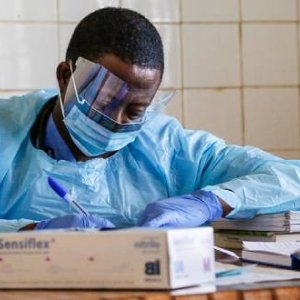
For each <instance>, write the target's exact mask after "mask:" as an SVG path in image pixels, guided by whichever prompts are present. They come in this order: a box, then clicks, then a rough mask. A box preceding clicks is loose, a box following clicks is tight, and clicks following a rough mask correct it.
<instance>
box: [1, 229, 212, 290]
mask: <svg viewBox="0 0 300 300" xmlns="http://www.w3.org/2000/svg"><path fill="white" fill-rule="evenodd" d="M214 280H215V270H214V251H213V230H212V228H211V227H203V228H189V229H169V230H164V229H146V228H133V229H122V230H108V231H62V230H58V231H53V230H51V231H50V230H45V231H23V232H16V233H6V234H4V233H2V234H0V288H1V289H3V288H47V289H48V288H122V289H173V288H181V287H187V286H193V285H201V284H202V283H207V282H212V283H213V282H214Z"/></svg>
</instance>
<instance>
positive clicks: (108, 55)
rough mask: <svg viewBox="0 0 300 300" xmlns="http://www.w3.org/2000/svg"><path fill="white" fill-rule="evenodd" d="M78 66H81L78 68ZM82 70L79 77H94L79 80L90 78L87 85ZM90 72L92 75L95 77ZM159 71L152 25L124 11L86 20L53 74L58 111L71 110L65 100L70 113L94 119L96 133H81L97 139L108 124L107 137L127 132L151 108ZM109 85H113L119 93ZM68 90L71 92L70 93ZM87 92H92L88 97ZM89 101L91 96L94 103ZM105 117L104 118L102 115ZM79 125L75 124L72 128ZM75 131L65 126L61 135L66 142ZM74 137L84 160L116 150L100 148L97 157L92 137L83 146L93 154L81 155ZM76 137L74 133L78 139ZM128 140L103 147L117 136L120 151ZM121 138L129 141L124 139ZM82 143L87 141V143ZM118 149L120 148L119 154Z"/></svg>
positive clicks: (97, 145) (158, 43) (107, 11)
mask: <svg viewBox="0 0 300 300" xmlns="http://www.w3.org/2000/svg"><path fill="white" fill-rule="evenodd" d="M84 61H85V62H84ZM82 62H84V63H83V64H82ZM93 63H94V65H93ZM79 66H80V67H79ZM85 66H88V70H89V72H88V73H86V67H85ZM81 70H83V73H84V74H90V75H91V74H93V75H91V76H89V77H86V76H85V77H84V78H86V79H87V78H92V81H91V82H90V79H87V80H80V78H81V79H82V74H83V73H82V71H81ZM95 70H97V71H96V72H94V71H95ZM163 71H164V55H163V45H162V41H161V38H160V35H159V33H158V31H157V30H156V29H155V27H154V26H153V25H152V24H151V22H149V21H148V20H147V19H146V18H145V17H144V16H142V15H140V14H139V13H137V12H134V11H131V10H128V9H122V8H104V9H99V10H97V11H95V12H93V13H91V14H89V15H88V16H86V17H85V18H84V19H83V20H82V21H81V22H80V23H79V24H78V25H77V27H76V28H75V31H74V33H73V35H72V38H71V40H70V43H69V46H68V48H67V53H66V61H65V62H62V63H60V64H59V66H58V68H57V78H58V83H59V88H60V92H61V96H62V97H61V98H62V101H63V102H64V103H63V106H64V107H66V105H67V106H68V107H70V105H68V103H69V102H68V100H67V99H73V100H70V101H71V103H72V102H73V106H72V105H71V107H74V109H78V108H79V109H80V108H82V110H85V112H84V113H86V115H87V116H88V117H89V116H91V115H95V114H96V117H95V118H93V121H95V120H96V122H98V123H99V125H101V126H100V127H98V129H96V131H95V128H96V127H94V125H92V126H93V127H94V128H93V129H91V128H90V129H88V128H86V130H85V131H86V132H87V131H89V130H92V131H93V132H97V134H96V135H97V136H99V132H101V131H102V130H103V129H101V128H102V126H104V125H107V122H108V123H110V125H109V127H106V129H108V130H109V131H114V130H112V128H114V129H116V130H117V129H120V130H122V131H130V130H129V129H130V128H131V127H130V126H127V125H129V123H132V122H133V123H134V122H136V121H138V122H140V121H139V120H140V119H141V117H142V116H143V114H144V113H145V111H146V108H147V107H148V106H149V105H150V103H151V101H152V99H153V97H154V95H155V93H156V91H157V89H158V87H159V84H160V82H161V79H162V75H163ZM74 72H77V73H76V74H75V73H74ZM93 72H94V73H93ZM72 74H74V76H73V75H72ZM109 74H111V75H109ZM75 75H76V76H75ZM114 76H115V79H114ZM76 77H77V78H76ZM77 79H78V80H77ZM76 81H77V82H76ZM79 82H81V83H83V85H84V87H83V86H81V87H80V88H79V91H78V93H77V91H76V89H77V88H78V86H79ZM97 82H99V84H98V83H97ZM112 82H114V84H116V83H117V86H118V88H116V87H115V85H114V84H112ZM76 86H77V87H76ZM73 87H74V90H73V92H70V90H72V89H73ZM81 88H82V89H81ZM80 89H81V90H80ZM87 91H89V92H87ZM91 91H94V92H92V94H91ZM70 95H71V96H72V95H73V97H69V96H70ZM75 95H76V97H75ZM91 95H94V96H95V98H93V97H94V96H91ZM104 95H105V96H104ZM113 95H115V96H113ZM121 95H122V96H121ZM86 96H87V97H86ZM74 99H75V100H74ZM76 99H77V100H76ZM80 99H81V100H80ZM82 99H84V101H85V103H86V104H85V108H83V106H82V107H81V105H79V104H78V103H81V104H82V103H83V102H82ZM108 99H111V100H112V103H110V104H109V105H108V102H109V101H110V100H108ZM74 101H75V104H74ZM76 102H77V104H76ZM102 104H105V105H104V106H103V105H102ZM74 105H75V106H74ZM78 105H79V106H78ZM89 105H90V106H89ZM99 105H100V106H99ZM98 108H99V109H100V110H98ZM74 109H73V112H74ZM63 110H64V109H63ZM87 110H89V111H90V112H91V111H92V113H89V114H87ZM56 112H57V109H56ZM106 112H109V113H108V114H106ZM68 113H69V112H67V114H68ZM81 113H82V112H81ZM99 113H100V114H99ZM103 114H104V115H105V116H104V122H102V121H103V118H102V116H103ZM56 115H57V113H56ZM70 116H71V114H70ZM107 117H108V118H107ZM73 118H74V116H73ZM56 119H57V117H56ZM66 119H70V117H69V118H66V116H65V119H64V120H65V121H64V124H65V125H66V124H67V122H66V121H67V120H66ZM99 120H100V121H99ZM111 120H112V122H111ZM78 122H79V121H76V123H77V125H78ZM73 123H74V120H73ZM93 124H94V123H93ZM77 125H76V126H77ZM84 125H86V122H84ZM74 126H75V124H73V125H72V126H70V124H69V126H68V125H67V129H68V130H67V131H65V136H68V135H69V134H70V132H71V131H72V130H73V131H74V128H75V127H74ZM77 127H78V126H77ZM82 128H83V126H81V131H83V130H82ZM74 134H75V133H74V132H73V134H71V138H72V140H73V142H74V141H75V142H77V143H75V144H76V146H77V147H79V149H80V150H81V152H82V153H83V154H85V155H86V156H88V157H91V156H97V154H96V153H107V152H111V151H112V150H111V151H108V150H107V149H112V148H113V149H116V148H118V147H105V149H106V150H103V151H102V150H100V148H101V147H102V146H100V144H101V142H102V141H101V142H100V141H99V138H97V137H96V136H95V137H94V138H91V135H92V134H90V135H89V137H87V136H86V137H85V138H84V139H85V144H86V145H87V144H89V145H91V144H93V145H94V146H93V148H94V151H92V152H91V151H88V150H87V149H85V148H84V151H83V150H82V149H83V147H81V146H82V145H81V144H82V143H81V144H80V143H78V140H77V138H74ZM78 135H79V133H77V136H78ZM80 135H81V136H83V135H87V133H85V132H82V133H81V134H80ZM105 135H107V133H105ZM109 135H111V133H109ZM129 135H131V137H133V136H134V135H136V133H134V132H133V133H126V134H125V133H124V134H122V135H121V136H120V135H116V134H113V137H111V138H109V139H108V138H107V137H106V138H105V141H106V143H110V142H111V141H112V139H115V138H116V137H117V136H119V137H120V140H123V142H122V144H124V145H125V144H126V143H125V140H130V139H129V138H128V137H129ZM125 136H126V138H128V139H125ZM82 139H83V137H82ZM86 139H88V140H89V141H86ZM97 139H98V142H97V141H96V140H97ZM132 139H133V138H131V140H132ZM67 140H68V141H69V142H68V144H72V141H71V139H70V136H69V138H68V137H67ZM102 140H103V139H102ZM113 143H114V145H115V144H116V143H115V142H113ZM79 144H80V145H79ZM71 147H72V145H71ZM89 147H90V146H89ZM120 147H121V143H120V144H119V149H120ZM73 148H74V144H73ZM90 148H91V147H90ZM102 148H103V147H102ZM87 153H88V154H87ZM91 153H93V154H91Z"/></svg>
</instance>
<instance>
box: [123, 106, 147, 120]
mask: <svg viewBox="0 0 300 300" xmlns="http://www.w3.org/2000/svg"><path fill="white" fill-rule="evenodd" d="M144 113H145V107H143V108H140V109H132V108H131V109H130V108H129V109H127V116H128V119H130V120H136V119H139V118H141V117H142V116H143V115H144Z"/></svg>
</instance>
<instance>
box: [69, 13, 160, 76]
mask: <svg viewBox="0 0 300 300" xmlns="http://www.w3.org/2000/svg"><path fill="white" fill-rule="evenodd" d="M105 54H114V55H115V56H117V57H119V58H120V59H121V60H122V61H124V62H125V63H128V64H131V65H137V66H139V67H142V68H149V69H157V70H159V71H160V72H161V75H162V74H163V71H164V54H163V45H162V41H161V38H160V35H159V33H158V32H157V30H156V28H155V27H154V26H153V24H151V22H149V21H148V20H147V19H146V18H145V17H144V16H142V15H141V14H139V13H137V12H135V11H132V10H129V9H124V8H112V7H108V8H104V9H99V10H96V11H94V12H93V13H91V14H89V15H88V16H86V17H85V18H84V19H83V20H82V21H81V22H80V23H79V24H78V26H77V27H76V29H75V31H74V33H73V35H72V38H71V40H70V43H69V46H68V48H67V53H66V60H67V61H68V60H71V61H72V62H75V61H76V59H77V58H78V57H79V56H82V57H85V58H87V59H89V60H92V61H93V60H95V59H99V57H101V56H103V55H105Z"/></svg>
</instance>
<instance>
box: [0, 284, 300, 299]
mask: <svg viewBox="0 0 300 300" xmlns="http://www.w3.org/2000/svg"><path fill="white" fill-rule="evenodd" d="M271 284H275V283H271ZM285 284H287V282H285ZM288 284H289V286H286V287H284V286H278V284H277V283H276V284H275V286H273V287H269V288H267V287H264V288H263V287H262V288H259V286H258V287H253V288H250V289H243V288H242V289H239V290H223V291H217V292H215V293H213V294H207V295H191V296H171V295H170V294H169V293H168V292H152V291H140V292H138V291H135V292H131V291H71V290H56V291H50V290H36V291H33V290H7V291H5V290H1V291H0V299H1V300H42V299H43V300H44V299H46V300H115V299H122V300H260V299H263V300H270V299H274V300H275V299H276V300H287V299H288V300H294V299H300V281H296V282H289V283H288ZM298 284H299V286H298ZM279 285H280V284H279ZM295 285H296V286H295Z"/></svg>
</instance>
